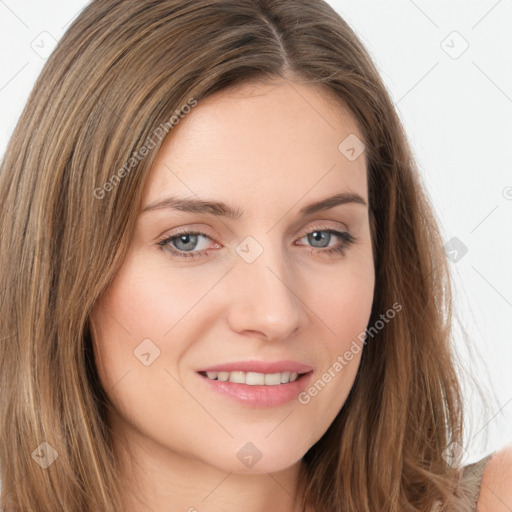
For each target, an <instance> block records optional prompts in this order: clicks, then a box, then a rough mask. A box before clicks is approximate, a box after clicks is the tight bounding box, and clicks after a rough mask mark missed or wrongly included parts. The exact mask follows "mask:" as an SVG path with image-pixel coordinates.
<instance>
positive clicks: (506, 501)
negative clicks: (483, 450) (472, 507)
mask: <svg viewBox="0 0 512 512" xmlns="http://www.w3.org/2000/svg"><path fill="white" fill-rule="evenodd" d="M476 510H477V512H510V511H511V510H512V443H511V444H509V445H507V446H505V447H504V448H502V449H501V450H499V451H497V452H496V453H494V454H493V456H492V457H491V459H490V460H489V463H488V464H487V466H486V467H485V470H484V473H483V477H482V485H481V488H480V495H479V498H478V502H477V508H476Z"/></svg>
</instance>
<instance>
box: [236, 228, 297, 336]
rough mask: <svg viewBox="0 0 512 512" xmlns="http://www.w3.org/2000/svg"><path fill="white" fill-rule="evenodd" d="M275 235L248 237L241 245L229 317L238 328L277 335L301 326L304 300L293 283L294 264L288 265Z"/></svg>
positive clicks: (267, 334)
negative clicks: (263, 239)
mask: <svg viewBox="0 0 512 512" xmlns="http://www.w3.org/2000/svg"><path fill="white" fill-rule="evenodd" d="M260 239H261V237H260ZM271 239H272V237H271V236H266V237H265V242H264V243H261V242H259V241H258V240H256V239H255V238H254V237H247V238H246V239H245V240H244V241H242V243H240V244H239V246H238V247H237V249H236V250H237V253H238V258H237V260H236V268H235V271H234V272H233V275H232V279H233V280H234V287H235V289H236V291H235V293H234V294H233V300H232V301H231V304H230V308H231V309H230V315H229V317H230V322H231V327H232V328H233V329H234V330H237V331H244V330H251V331H260V332H262V333H264V334H265V335H266V336H267V337H268V338H275V339H277V338H284V337H286V336H288V335H289V334H291V333H292V332H293V331H294V330H295V329H296V328H297V326H298V325H299V320H300V314H301V307H302V304H301V301H300V300H299V298H298V297H297V295H296V293H297V291H296V290H295V287H294V286H293V284H294V282H295V284H296V283H297V281H296V280H295V279H294V277H293V275H292V270H291V269H292V268H293V267H292V266H288V265H287V262H286V257H285V255H283V252H282V245H281V244H280V243H276V242H275V241H274V242H272V241H271Z"/></svg>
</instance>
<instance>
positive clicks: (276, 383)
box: [197, 370, 313, 409]
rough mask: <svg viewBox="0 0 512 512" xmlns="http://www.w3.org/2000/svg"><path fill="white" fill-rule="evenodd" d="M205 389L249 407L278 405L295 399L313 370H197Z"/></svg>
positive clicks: (305, 385)
mask: <svg viewBox="0 0 512 512" xmlns="http://www.w3.org/2000/svg"><path fill="white" fill-rule="evenodd" d="M197 375H198V376H199V377H200V379H201V381H202V382H204V384H205V385H206V391H207V392H209V391H213V392H215V395H216V396H221V397H224V398H227V399H228V400H231V401H232V402H233V401H234V402H235V403H237V404H242V405H244V406H248V407H251V408H253V409H254V408H260V409H263V408H268V407H278V406H281V405H284V404H287V403H289V402H292V401H293V400H296V399H297V397H298V396H299V395H300V393H302V392H304V390H305V389H306V388H307V386H308V384H309V382H310V381H311V377H312V375H313V370H310V371H308V372H305V373H299V372H288V371H286V372H277V373H259V372H243V371H236V370H235V371H230V372H222V371H199V372H197Z"/></svg>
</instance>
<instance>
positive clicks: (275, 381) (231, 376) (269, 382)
mask: <svg viewBox="0 0 512 512" xmlns="http://www.w3.org/2000/svg"><path fill="white" fill-rule="evenodd" d="M311 372H312V370H311V371H308V372H288V371H287V372H277V373H259V372H244V371H241V370H235V371H231V372H213V371H211V372H207V371H200V372H198V373H199V375H202V376H203V377H206V378H207V379H209V380H213V381H220V382H232V383H235V384H245V385H247V386H279V385H281V384H289V383H293V382H296V381H297V380H300V379H301V378H303V377H304V376H305V375H308V374H309V373H311Z"/></svg>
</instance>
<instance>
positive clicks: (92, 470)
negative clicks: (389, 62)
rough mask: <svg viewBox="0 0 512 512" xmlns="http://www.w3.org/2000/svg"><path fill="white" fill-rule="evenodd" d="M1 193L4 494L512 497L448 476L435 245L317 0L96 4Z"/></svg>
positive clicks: (52, 70) (367, 91)
mask: <svg viewBox="0 0 512 512" xmlns="http://www.w3.org/2000/svg"><path fill="white" fill-rule="evenodd" d="M0 200H1V202H2V205H3V214H2V218H1V236H2V246H1V247H2V250H1V255H0V257H1V263H2V269H3V272H2V274H1V276H0V280H1V285H2V286H1V288H2V290H3V291H4V298H3V300H2V303H1V309H0V311H1V313H0V320H1V325H2V328H3V333H2V338H3V339H2V345H1V351H0V354H1V364H2V373H1V377H0V378H1V389H2V399H1V403H2V414H1V425H2V427H1V428H2V431H1V432H2V436H1V439H2V441H1V449H0V460H1V465H2V476H1V478H2V482H3V490H2V502H1V507H2V508H3V510H5V511H8V512H11V511H14V510H20V511H25V510H45V511H53V510H55V511H57V510H66V511H70V510H73V511H92V510H94V511H97V510H101V511H108V512H114V511H119V510H123V511H128V512H132V511H133V512H134V511H139V510H148V511H149V510H151V511H155V512H156V511H163V510H188V511H189V512H192V511H206V510H210V511H214V510H215V511H218V510H226V511H234V510H239V509H241V508H242V507H243V509H244V510H246V511H249V512H252V511H254V512H256V511H262V510H279V511H286V512H291V511H294V512H295V511H302V510H307V511H333V512H334V511H362V510H371V511H376V510H379V511H380V510H389V511H402V510H411V511H412V510H421V511H430V510H457V511H461V510H475V507H476V501H477V499H478V507H479V508H478V510H484V511H486V510H487V511H490V510H492V511H494V512H495V511H499V510H503V511H504V510H510V508H509V507H510V504H511V503H512V495H511V494H510V488H512V477H511V474H512V471H511V468H512V460H511V459H512V456H511V452H510V450H505V449H504V450H502V451H500V452H498V453H496V454H494V455H493V456H492V457H491V455H489V456H488V457H486V458H484V459H482V460H481V461H479V462H478V463H477V464H476V465H473V466H471V467H466V468H461V467H460V464H459V462H460V460H459V459H460V457H459V456H460V452H461V450H463V449H464V447H463V441H462V433H463V432H462V419H463V413H462V400H461V394H460V387H459V383H458V381H457V375H456V371H455V363H454V361H453V360H452V356H451V351H450V343H449V342H450V337H449V336H450V316H451V303H450V293H449V289H450V287H449V275H448V271H447V264H446V258H445V255H444V252H443V246H442V241H441V237H440V235H439V231H438V228H437V225H436V221H435V217H434V215H433V213H432V211H431V207H430V204H429V202H428V200H427V197H426V195H425V193H424V192H423V190H422V188H421V183H420V180H419V178H418V174H417V171H416V168H415V165H414V162H413V158H412V156H411V151H410V149H409V147H408V145H407V141H406V138H405V136H404V134H403V131H402V128H401V125H400V122H399V120H398V118H397V116H396V113H395V111H394V109H393V106H392V103H391V101H390V99H389V96H388V94H387V92H386V90H385V87H384V86H383V84H382V82H381V80H380V78H379V76H378V74H377V72H376V70H375V67H374V65H373V64H372V62H371V60H370V58H369V57H368V55H367V53H366V51H365V50H364V48H363V46H362V45H361V43H360V42H359V41H358V39H357V38H356V36H355V35H354V33H353V32H352V31H351V29H350V28H349V27H348V26H347V25H346V23H345V22H344V21H343V20H342V19H340V17H339V16H338V15H337V14H336V13H335V12H334V11H333V10H332V9H331V8H330V7H329V6H328V5H326V4H325V3H323V2H306V1H290V0H287V1H283V0H279V1H272V2H264V1H260V2H254V1H249V0H247V1H213V2H212V1H197V0H194V1H176V0H174V1H167V0H164V1H151V2H121V1H109V2H106V1H104V0H101V1H93V2H92V3H91V4H90V5H88V7H87V8H86V9H85V10H84V11H83V12H82V13H81V15H80V16H79V17H78V19H77V20H76V21H75V22H74V23H73V25H72V26H71V28H70V29H69V30H68V32H67V33H66V34H65V35H64V37H63V38H62V40H61V41H60V43H59V45H58V47H57V48H56V50H55V52H54V53H53V55H52V56H51V58H50V59H49V60H48V62H47V64H46V66H45V69H44V70H43V72H42V74H41V76H40V77H39V79H38V81H37V83H36V85H35V87H34V90H33V92H32V95H31V97H30V98H29V101H28V104H27V106H26V108H25V110H24V112H23V114H22V116H21V119H20V121H19V123H18V126H17V128H16V130H15V132H14V134H13V136H12V139H11V141H10V144H9V147H8V149H7V153H6V156H5V159H4V161H3V164H2V169H1V172H0ZM482 475H483V480H482V481H481V480H480V479H481V478H482ZM480 484H481V491H479V488H480ZM500 507H501V508H500Z"/></svg>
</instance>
